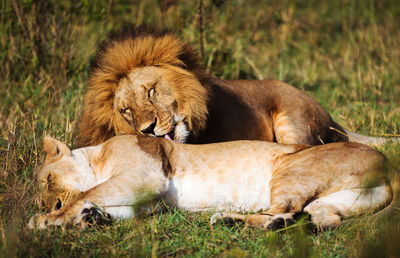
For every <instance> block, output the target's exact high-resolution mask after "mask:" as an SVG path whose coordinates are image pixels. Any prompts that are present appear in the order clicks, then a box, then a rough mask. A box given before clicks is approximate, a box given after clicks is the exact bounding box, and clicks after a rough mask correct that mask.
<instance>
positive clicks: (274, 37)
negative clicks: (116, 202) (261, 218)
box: [0, 0, 400, 257]
mask: <svg viewBox="0 0 400 258" xmlns="http://www.w3.org/2000/svg"><path fill="white" fill-rule="evenodd" d="M198 13H199V12H198V3H197V1H182V0H175V1H174V0H170V1H155V0H148V1H133V2H128V1H122V0H121V1H116V0H115V1H111V0H100V1H86V0H81V1H65V0H62V1H41V0H38V1H33V0H24V1H17V0H10V1H7V0H2V1H1V4H0V50H1V51H0V60H1V69H0V78H1V82H0V213H1V218H0V219H1V220H0V234H1V241H0V243H1V244H0V245H1V247H0V249H1V252H2V255H4V256H27V255H30V256H66V255H69V256H83V255H89V256H100V255H112V256H114V255H117V256H123V255H129V256H153V255H154V256H186V255H188V256H210V255H211V256H235V257H236V256H240V257H242V256H283V257H287V256H294V257H302V256H318V257H319V256H329V257H347V256H373V255H379V256H399V250H400V248H399V247H398V246H397V242H396V239H399V237H400V229H399V227H400V223H399V221H400V220H399V216H398V214H397V215H395V216H394V217H393V218H391V219H388V220H386V221H382V222H381V223H378V224H376V223H371V222H368V220H358V219H356V220H354V221H352V222H350V223H347V224H345V225H343V226H342V227H340V228H339V229H337V230H332V231H327V232H321V233H319V234H313V233H311V232H310V230H309V229H308V227H307V225H306V222H307V220H304V221H302V222H299V223H297V224H296V225H295V227H293V228H291V229H288V230H283V231H281V232H273V233H271V232H265V231H261V230H258V229H249V228H245V227H243V226H241V225H238V226H234V227H227V226H225V225H217V227H216V228H214V229H212V228H210V226H209V223H208V219H209V216H210V214H207V213H199V214H193V213H187V212H183V211H179V210H175V209H169V210H167V211H166V212H164V213H161V214H157V215H155V216H150V217H146V218H136V219H132V220H128V221H121V222H116V223H114V224H113V225H112V226H110V227H106V228H100V229H88V230H85V231H78V230H76V229H70V228H57V229H51V230H46V231H29V230H27V228H26V223H27V221H28V219H29V217H30V216H32V214H34V213H36V212H38V211H39V209H40V207H38V206H37V204H36V197H35V193H36V189H35V186H34V184H33V183H32V173H33V171H34V170H35V168H36V167H37V166H38V165H39V164H40V161H41V159H42V154H43V153H42V149H41V138H42V136H43V135H45V134H50V135H52V136H55V137H57V138H58V139H60V140H62V141H64V142H66V143H68V144H69V145H71V146H73V145H74V141H75V134H76V122H77V119H78V118H79V115H80V114H81V110H82V103H83V95H84V92H85V88H86V85H87V78H88V68H89V62H90V57H91V56H93V54H94V51H95V48H96V44H97V43H98V42H99V41H100V40H101V39H103V38H104V37H105V35H106V34H107V33H108V32H109V31H110V30H112V29H114V28H119V27H121V26H122V25H123V24H124V23H126V22H131V23H134V24H140V23H148V24H152V25H155V26H166V27H168V28H171V29H173V30H174V31H175V32H176V33H177V34H178V35H179V36H180V37H182V38H184V39H185V40H186V41H188V42H190V43H192V45H193V46H194V47H195V48H197V49H200V44H199V40H200V33H199V29H198V28H199V14H198ZM399 17H400V2H398V1H396V0H387V1H372V0H368V1H367V0H365V1H364V0H340V1H324V2H321V1H300V0H294V1H289V0H284V1H278V0H271V1H268V2H266V3H262V1H254V0H248V1H245V0H213V1H211V0H208V1H207V0H205V1H204V3H203V21H204V24H203V27H204V32H203V40H204V56H203V59H204V62H205V63H206V64H207V65H208V69H209V71H210V73H211V74H212V75H213V76H217V77H223V78H244V79H263V78H278V79H281V80H283V81H285V82H288V83H290V84H292V85H295V86H296V87H298V88H300V89H302V90H305V91H306V92H307V93H308V94H309V95H311V96H313V97H314V98H315V99H317V100H318V101H319V102H320V103H321V104H322V105H323V106H324V107H325V108H326V109H327V110H329V112H330V113H331V114H332V116H333V117H334V119H335V120H336V121H337V122H339V123H340V124H341V125H343V126H344V127H346V128H349V129H351V130H353V131H357V132H360V133H364V134H370V135H386V134H394V135H396V134H397V135H398V134H399V133H400V106H399V103H400V73H399V72H398V69H399V67H400V18H399ZM380 150H381V151H383V152H384V153H385V154H386V155H387V156H388V158H389V159H390V160H391V162H392V163H393V164H395V165H396V166H397V167H400V159H399V156H400V146H399V145H395V144H392V145H387V146H383V147H382V148H380Z"/></svg>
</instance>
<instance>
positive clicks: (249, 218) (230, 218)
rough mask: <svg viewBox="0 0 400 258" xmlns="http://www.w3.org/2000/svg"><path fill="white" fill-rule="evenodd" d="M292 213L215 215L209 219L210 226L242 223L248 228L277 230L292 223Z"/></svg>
mask: <svg viewBox="0 0 400 258" xmlns="http://www.w3.org/2000/svg"><path fill="white" fill-rule="evenodd" d="M293 215H294V213H285V214H277V215H272V214H269V213H261V214H250V215H242V214H237V213H215V214H214V215H213V216H212V217H211V219H210V223H211V225H214V224H215V223H216V222H217V221H224V222H228V223H230V224H231V223H236V222H244V223H245V224H246V225H247V226H249V227H254V228H264V229H267V230H277V229H280V228H283V227H286V226H289V225H291V224H293V223H294V220H293Z"/></svg>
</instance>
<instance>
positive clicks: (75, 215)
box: [28, 176, 143, 229]
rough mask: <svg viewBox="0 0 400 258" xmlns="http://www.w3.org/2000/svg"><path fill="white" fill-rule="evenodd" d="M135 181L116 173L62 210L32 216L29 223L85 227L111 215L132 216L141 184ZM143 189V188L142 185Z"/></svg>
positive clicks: (104, 220) (35, 225) (42, 227)
mask: <svg viewBox="0 0 400 258" xmlns="http://www.w3.org/2000/svg"><path fill="white" fill-rule="evenodd" d="M132 181H134V180H133V179H132V177H130V178H129V177H121V176H119V177H113V178H112V179H110V180H108V181H106V182H104V183H102V184H99V185H97V186H95V187H93V188H92V189H90V190H88V191H86V192H83V193H81V194H79V195H78V196H77V197H76V198H75V199H74V200H73V201H71V202H70V203H67V204H66V205H65V206H63V207H61V208H60V209H59V210H56V211H53V212H50V213H48V214H46V215H36V216H34V217H32V218H31V220H30V221H29V224H28V225H29V227H30V228H39V229H44V228H47V227H49V226H51V225H55V226H59V225H65V224H74V225H77V226H80V227H85V226H86V225H88V224H93V223H96V222H104V223H107V222H106V221H107V220H111V219H112V218H128V217H133V216H134V207H133V206H132V205H133V204H134V202H135V199H137V195H138V187H137V185H136V184H135V183H132ZM121 182H124V183H123V184H121ZM135 189H136V190H135ZM141 190H143V188H140V189H139V191H141ZM140 194H141V193H140ZM135 195H136V197H135Z"/></svg>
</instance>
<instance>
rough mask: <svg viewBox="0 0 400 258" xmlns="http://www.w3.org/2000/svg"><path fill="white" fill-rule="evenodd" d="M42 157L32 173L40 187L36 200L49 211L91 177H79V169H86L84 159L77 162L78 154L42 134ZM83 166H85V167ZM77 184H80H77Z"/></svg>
mask: <svg viewBox="0 0 400 258" xmlns="http://www.w3.org/2000/svg"><path fill="white" fill-rule="evenodd" d="M43 147H44V151H45V153H46V158H45V160H44V162H43V164H42V166H41V167H40V168H39V169H38V171H37V172H36V174H35V176H36V179H37V180H38V182H39V186H40V188H41V194H40V201H42V202H43V204H44V205H45V207H46V208H47V209H48V210H50V211H53V210H57V209H60V208H61V207H62V206H64V205H65V204H66V203H68V202H69V201H71V200H72V199H73V198H74V197H75V196H77V195H78V194H79V193H81V192H83V191H85V190H86V189H85V188H84V187H83V186H84V185H85V184H86V182H82V180H84V181H86V180H91V178H90V175H88V178H87V177H86V175H85V177H83V176H82V171H84V170H87V169H89V170H90V167H89V165H88V164H87V162H86V163H85V162H79V160H80V159H82V158H83V155H82V154H81V153H76V152H74V153H72V152H71V151H70V150H69V149H68V147H67V146H66V145H65V144H63V143H62V142H60V141H58V140H56V139H54V138H52V137H49V136H46V137H44V138H43ZM85 166H86V167H85ZM80 183H81V184H80Z"/></svg>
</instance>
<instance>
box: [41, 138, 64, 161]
mask: <svg viewBox="0 0 400 258" xmlns="http://www.w3.org/2000/svg"><path fill="white" fill-rule="evenodd" d="M43 148H44V151H45V152H46V153H47V155H48V156H50V157H51V156H57V155H65V154H67V155H71V151H70V150H69V148H68V147H67V145H65V144H64V143H62V142H60V141H58V140H56V139H54V138H53V137H50V136H45V137H43Z"/></svg>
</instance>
